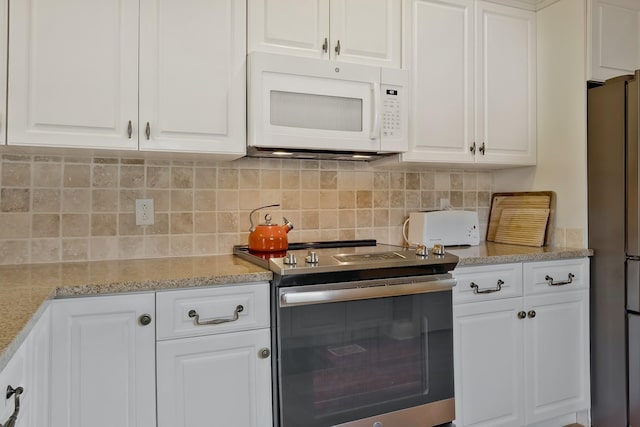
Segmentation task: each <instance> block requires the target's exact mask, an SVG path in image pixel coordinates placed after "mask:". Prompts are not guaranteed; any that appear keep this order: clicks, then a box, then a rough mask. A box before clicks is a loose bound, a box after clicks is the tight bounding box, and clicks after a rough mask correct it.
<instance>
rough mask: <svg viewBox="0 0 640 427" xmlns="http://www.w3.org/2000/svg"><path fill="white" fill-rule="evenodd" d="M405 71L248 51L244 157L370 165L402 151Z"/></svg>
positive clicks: (405, 139)
mask: <svg viewBox="0 0 640 427" xmlns="http://www.w3.org/2000/svg"><path fill="white" fill-rule="evenodd" d="M407 88H408V73H407V71H405V70H397V69H387V68H380V67H373V66H367V65H359V64H350V63H340V62H335V61H328V60H321V59H311V58H301V57H294V56H288V55H276V54H270V53H262V52H253V53H251V54H249V57H248V117H247V119H248V140H247V151H248V154H249V155H254V156H263V157H294V158H311V157H319V158H335V159H343V160H371V159H374V158H377V157H380V156H381V155H384V154H391V153H400V152H404V151H407V149H408V135H407V133H408V117H407V108H408V99H407V96H408V93H407V91H408V89H407Z"/></svg>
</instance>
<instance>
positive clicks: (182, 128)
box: [138, 0, 246, 160]
mask: <svg viewBox="0 0 640 427" xmlns="http://www.w3.org/2000/svg"><path fill="white" fill-rule="evenodd" d="M140 5H141V9H140V10H141V12H140V14H141V15H140V16H141V19H140V126H139V128H138V132H139V138H140V150H142V151H180V152H192V153H219V154H221V157H222V158H226V159H227V160H232V159H235V158H238V157H241V156H243V155H244V154H245V150H246V148H245V147H246V119H245V106H246V100H245V98H246V96H245V85H246V6H245V2H243V1H237V0H213V1H200V0H183V1H180V2H176V1H171V0H141V2H140Z"/></svg>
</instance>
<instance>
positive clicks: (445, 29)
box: [402, 0, 475, 163]
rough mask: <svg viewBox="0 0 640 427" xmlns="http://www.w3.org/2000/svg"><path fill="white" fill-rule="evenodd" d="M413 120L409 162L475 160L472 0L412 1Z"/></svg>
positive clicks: (408, 155) (409, 64) (408, 154)
mask: <svg viewBox="0 0 640 427" xmlns="http://www.w3.org/2000/svg"><path fill="white" fill-rule="evenodd" d="M408 4H409V5H410V7H411V9H412V10H411V13H409V14H408V19H407V21H409V24H408V25H409V27H410V33H409V34H408V37H406V39H407V45H408V46H407V47H408V49H407V56H408V59H407V63H408V67H409V69H410V70H411V73H410V74H411V92H410V93H411V100H410V102H411V109H410V111H411V120H410V122H409V123H410V128H409V145H410V149H409V152H408V153H405V154H403V155H402V157H403V159H404V160H406V161H422V160H428V161H434V162H437V161H440V162H471V163H472V162H473V161H474V155H473V153H471V152H470V151H469V147H470V145H471V144H472V143H473V141H474V138H475V136H474V121H473V114H474V113H473V111H474V104H473V103H474V93H473V92H474V79H473V36H474V34H473V27H474V15H473V10H474V8H473V1H472V0H448V1H439V0H414V1H411V2H409V3H408Z"/></svg>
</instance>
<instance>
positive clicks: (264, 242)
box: [249, 204, 293, 252]
mask: <svg viewBox="0 0 640 427" xmlns="http://www.w3.org/2000/svg"><path fill="white" fill-rule="evenodd" d="M276 206H280V205H278V204H276V205H267V206H262V207H259V208H256V209H254V210H252V211H251V213H250V214H249V223H250V224H251V228H249V232H250V233H249V250H250V251H252V252H282V251H286V250H287V248H288V247H289V239H288V237H287V233H288V232H289V231H290V230H291V229H292V228H293V224H291V223H290V222H289V221H288V220H287V218H284V217H283V218H282V220H283V221H284V224H283V225H278V224H271V214H266V215H265V216H264V220H265V223H264V224H259V225H258V226H254V225H253V218H252V216H253V213H254V212H255V211H257V210H260V209H264V208H272V207H276Z"/></svg>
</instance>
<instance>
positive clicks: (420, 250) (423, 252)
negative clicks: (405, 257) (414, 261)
mask: <svg viewBox="0 0 640 427" xmlns="http://www.w3.org/2000/svg"><path fill="white" fill-rule="evenodd" d="M428 254H429V253H428V252H427V247H426V246H425V245H418V247H417V248H416V255H417V256H421V257H426V256H427V255H428Z"/></svg>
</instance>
